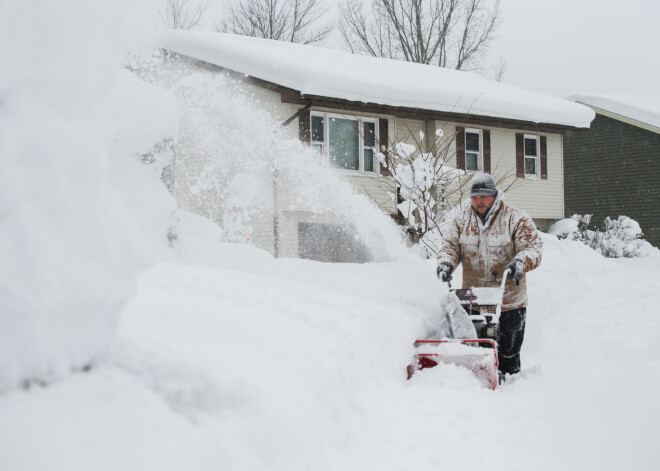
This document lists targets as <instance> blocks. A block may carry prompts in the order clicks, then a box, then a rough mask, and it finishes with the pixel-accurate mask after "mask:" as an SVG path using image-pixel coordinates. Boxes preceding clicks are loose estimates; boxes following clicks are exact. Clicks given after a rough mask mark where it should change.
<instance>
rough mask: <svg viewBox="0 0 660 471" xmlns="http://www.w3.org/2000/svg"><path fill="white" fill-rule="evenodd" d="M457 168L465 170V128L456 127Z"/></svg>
mask: <svg viewBox="0 0 660 471" xmlns="http://www.w3.org/2000/svg"><path fill="white" fill-rule="evenodd" d="M456 168H457V169H459V170H465V128H464V127H462V126H458V127H456Z"/></svg>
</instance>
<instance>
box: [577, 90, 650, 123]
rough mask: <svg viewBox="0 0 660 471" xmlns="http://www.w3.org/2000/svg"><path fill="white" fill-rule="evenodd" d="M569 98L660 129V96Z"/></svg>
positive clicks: (578, 96) (598, 109)
mask: <svg viewBox="0 0 660 471" xmlns="http://www.w3.org/2000/svg"><path fill="white" fill-rule="evenodd" d="M568 99H569V100H572V101H575V102H578V103H583V104H585V105H587V106H589V107H591V108H593V109H594V110H596V112H600V111H604V112H607V113H608V114H609V115H614V116H612V117H614V118H616V117H620V118H627V119H628V120H632V121H637V122H638V123H640V124H642V125H647V126H652V127H654V128H657V130H658V131H660V96H641V95H572V96H570V97H568Z"/></svg>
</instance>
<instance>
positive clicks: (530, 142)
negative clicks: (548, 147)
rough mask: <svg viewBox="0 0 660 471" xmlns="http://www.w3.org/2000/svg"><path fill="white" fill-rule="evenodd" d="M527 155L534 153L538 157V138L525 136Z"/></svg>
mask: <svg viewBox="0 0 660 471" xmlns="http://www.w3.org/2000/svg"><path fill="white" fill-rule="evenodd" d="M525 155H533V156H534V157H536V156H537V155H538V154H537V153H536V139H530V138H528V137H526V138H525Z"/></svg>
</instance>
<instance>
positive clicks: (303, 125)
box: [298, 108, 312, 145]
mask: <svg viewBox="0 0 660 471" xmlns="http://www.w3.org/2000/svg"><path fill="white" fill-rule="evenodd" d="M311 120H312V116H311V113H310V111H309V108H307V109H304V108H303V109H301V110H300V113H299V114H298V135H299V137H300V140H301V141H302V142H303V143H305V144H307V145H311V132H312V131H311V128H312V123H311Z"/></svg>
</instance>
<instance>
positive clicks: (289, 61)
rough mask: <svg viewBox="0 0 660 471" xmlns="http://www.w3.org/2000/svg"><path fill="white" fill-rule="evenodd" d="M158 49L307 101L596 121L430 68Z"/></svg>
mask: <svg viewBox="0 0 660 471" xmlns="http://www.w3.org/2000/svg"><path fill="white" fill-rule="evenodd" d="M159 43H160V46H161V47H163V48H165V49H168V50H170V51H173V52H177V53H180V54H183V55H186V56H189V57H192V58H195V59H199V60H203V61H205V62H208V63H211V64H215V65H218V66H220V67H224V68H227V69H230V70H233V71H236V72H239V73H243V74H245V75H248V76H251V77H256V78H258V79H262V80H266V81H268V82H272V83H276V84H278V85H282V86H285V87H288V88H292V89H294V90H298V91H299V92H301V93H302V94H303V95H310V96H321V97H332V98H339V99H345V100H351V101H357V102H364V103H376V104H380V105H389V106H401V107H407V108H419V109H424V110H434V111H444V112H451V113H459V114H470V115H476V116H491V117H500V118H507V119H516V120H524V121H532V122H536V123H549V124H558V125H565V126H575V127H589V123H590V122H591V121H592V120H593V118H594V116H595V115H594V113H593V111H592V110H590V109H589V108H587V107H585V106H582V105H578V104H576V103H572V102H570V101H567V100H562V99H558V98H554V97H550V96H548V95H542V94H540V93H536V92H532V91H528V90H524V89H521V88H516V87H512V86H508V85H505V84H502V83H497V82H493V81H490V80H487V79H485V78H483V77H480V76H478V75H475V74H471V73H466V72H461V71H456V70H450V69H445V68H440V67H435V66H430V65H423V64H415V63H410V62H404V61H396V60H391V59H381V58H374V57H368V56H359V55H354V54H349V53H347V52H342V51H338V50H331V49H324V48H320V47H315V46H307V45H300V44H293V43H287V42H284V41H273V40H267V39H261V38H250V37H244V36H237V35H229V34H223V33H214V32H207V31H181V30H177V31H167V32H164V33H163V34H162V36H161V38H160V41H159ZM411 82H413V83H414V86H411Z"/></svg>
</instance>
